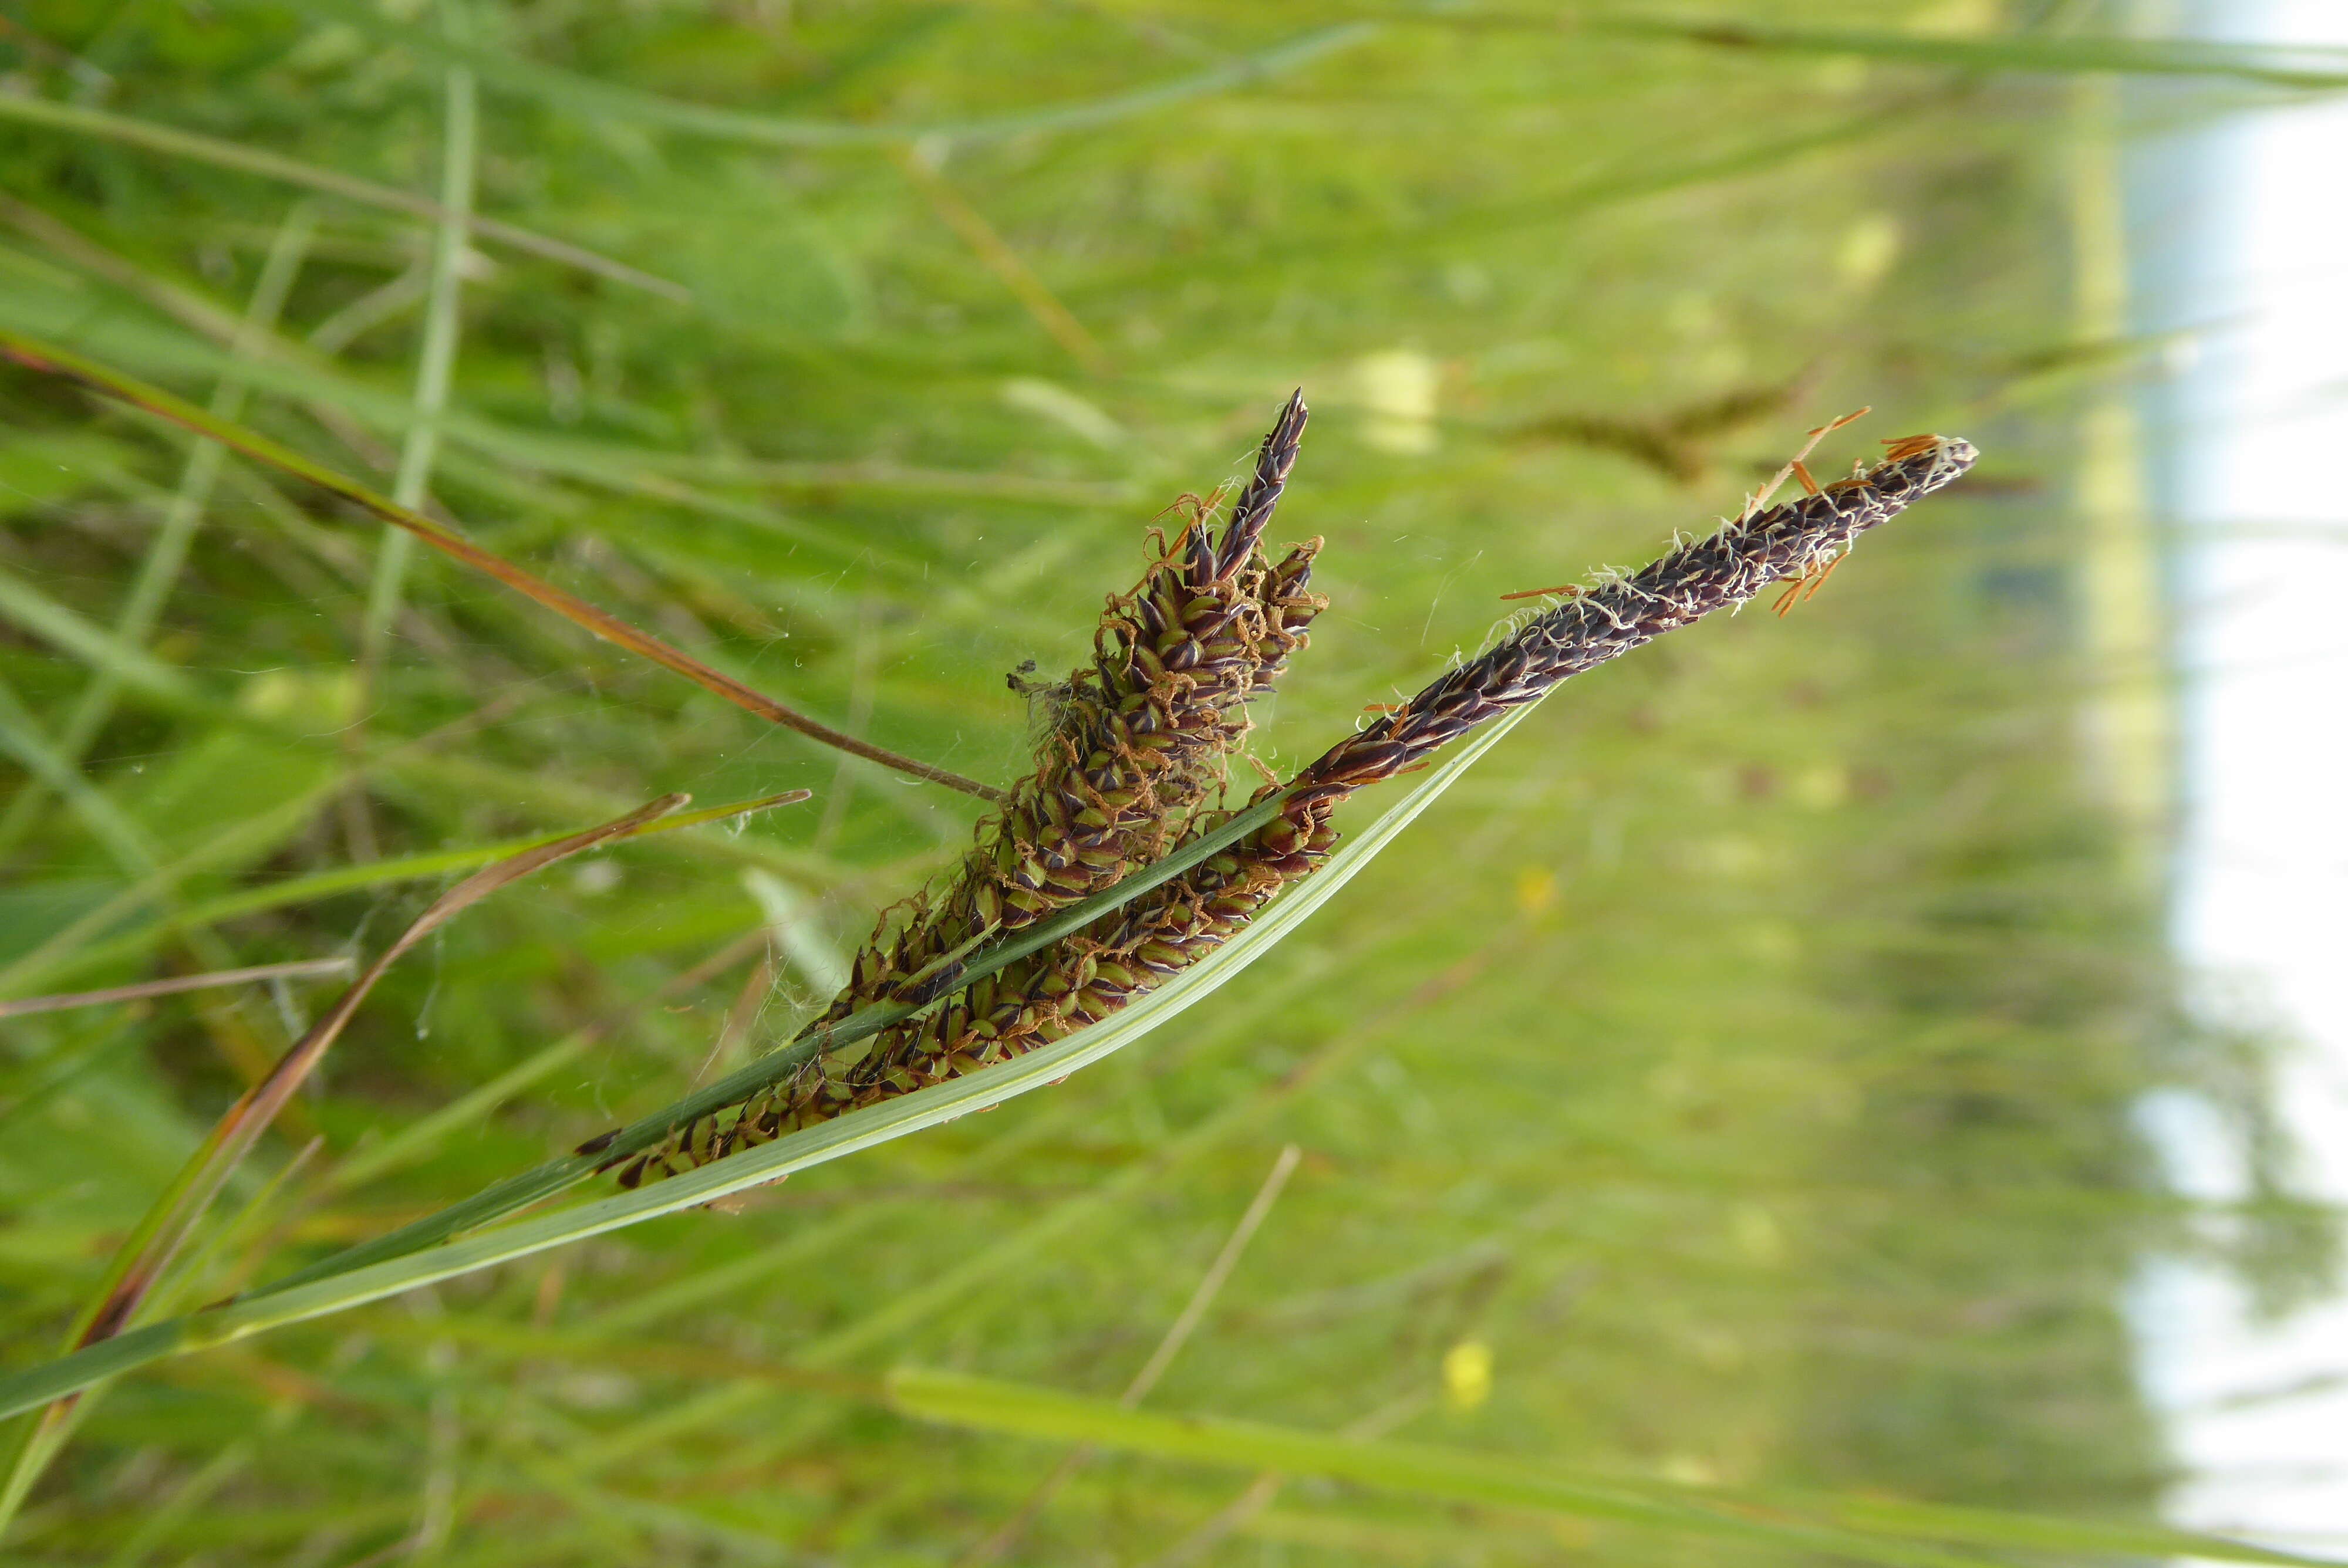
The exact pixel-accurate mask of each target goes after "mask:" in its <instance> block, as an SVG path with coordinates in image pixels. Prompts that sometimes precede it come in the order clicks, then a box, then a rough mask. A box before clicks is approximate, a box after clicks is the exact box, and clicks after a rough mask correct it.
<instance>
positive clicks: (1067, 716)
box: [621, 394, 1327, 1186]
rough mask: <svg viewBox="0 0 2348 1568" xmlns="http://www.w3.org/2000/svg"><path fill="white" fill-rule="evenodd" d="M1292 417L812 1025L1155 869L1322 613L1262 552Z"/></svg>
mask: <svg viewBox="0 0 2348 1568" xmlns="http://www.w3.org/2000/svg"><path fill="white" fill-rule="evenodd" d="M1305 417H1306V411H1305V407H1304V400H1303V395H1302V394H1299V395H1295V396H1292V397H1291V398H1290V399H1289V401H1288V404H1287V405H1286V406H1285V407H1283V408H1282V410H1281V413H1280V417H1279V419H1278V420H1277V421H1276V422H1275V423H1274V424H1273V425H1272V431H1271V433H1270V434H1269V435H1267V436H1265V437H1264V439H1263V444H1262V446H1261V447H1260V448H1259V449H1258V451H1257V454H1256V461H1255V466H1254V470H1253V472H1252V473H1251V475H1250V477H1249V478H1248V481H1247V484H1246V485H1245V487H1243V488H1242V489H1241V492H1240V495H1239V497H1238V499H1237V500H1236V501H1235V502H1234V503H1233V504H1232V507H1231V520H1230V522H1229V523H1228V524H1226V525H1225V526H1224V528H1222V529H1221V531H1220V533H1217V532H1215V531H1214V530H1212V529H1211V528H1210V527H1209V526H1208V524H1207V521H1206V519H1205V518H1200V519H1199V520H1197V521H1195V522H1194V523H1192V525H1191V526H1190V527H1189V528H1187V529H1185V530H1184V531H1183V532H1182V533H1181V534H1179V536H1178V537H1177V538H1175V540H1174V542H1173V543H1172V544H1171V545H1168V546H1164V547H1162V548H1160V549H1159V553H1158V555H1157V556H1156V558H1155V559H1152V560H1151V562H1150V563H1149V566H1148V569H1147V570H1146V571H1145V572H1144V573H1143V575H1142V578H1141V580H1140V581H1139V582H1138V583H1137V584H1136V585H1135V586H1134V589H1133V590H1132V591H1131V592H1130V593H1126V594H1118V595H1112V596H1111V597H1110V599H1109V600H1108V604H1107V610H1105V612H1104V613H1103V615H1102V618H1101V620H1100V624H1099V626H1098V628H1097V630H1096V631H1095V633H1094V639H1093V660H1092V662H1091V663H1090V664H1088V665H1086V666H1085V667H1084V668H1082V669H1080V670H1077V671H1075V672H1074V673H1073V674H1072V675H1070V676H1069V678H1068V680H1067V681H1066V682H1065V683H1063V684H1061V685H1059V686H1056V687H1054V688H1051V689H1050V692H1051V697H1052V710H1051V719H1050V723H1049V726H1048V728H1047V729H1046V730H1045V733H1043V734H1042V735H1041V736H1040V737H1039V738H1038V742H1037V745H1036V753H1035V772H1034V773H1033V774H1030V775H1029V776H1027V777H1026V778H1024V779H1022V780H1020V781H1019V783H1018V784H1016V785H1015V786H1014V788H1013V790H1012V792H1011V798H1010V800H1009V801H1008V802H1007V803H1006V804H1004V806H1003V808H1002V809H1001V810H1000V811H998V812H997V813H995V814H994V815H992V816H990V817H988V818H986V819H985V820H984V821H983V822H981V823H980V825H979V827H978V830H977V839H978V843H977V846H976V847H975V848H974V849H973V851H972V852H971V853H970V855H969V856H966V857H965V858H964V860H963V865H962V867H961V869H960V871H959V873H958V874H957V875H956V876H955V878H954V879H953V882H952V883H951V884H950V885H949V886H946V887H945V888H944V889H943V891H942V892H941V893H939V894H938V895H936V896H935V897H934V898H932V897H922V896H916V897H915V898H913V899H912V900H910V901H909V902H908V904H906V905H902V906H900V907H898V908H897V909H895V910H893V911H891V913H890V914H888V915H886V916H884V917H883V925H882V927H881V928H880V929H879V930H876V931H875V933H874V935H873V938H872V939H871V940H870V942H869V943H867V944H866V946H865V948H864V949H863V950H862V951H861V952H860V953H859V954H858V955H857V958H856V961H855V965H854V967H853V968H852V971H851V974H850V981H849V984H848V986H847V987H846V989H843V990H842V991H841V992H840V993H839V996H838V997H837V998H835V999H833V1001H832V1003H831V1005H830V1007H829V1009H826V1011H825V1013H824V1014H823V1017H822V1019H821V1020H818V1021H819V1023H821V1022H830V1021H836V1020H839V1019H843V1018H846V1017H847V1016H848V1015H849V1014H850V1013H852V1012H855V1011H857V1010H858V1009H862V1008H866V1007H870V1006H872V1005H874V1004H876V1003H878V1002H881V1001H884V1000H887V999H891V998H893V997H897V996H901V994H903V988H904V987H905V986H906V984H907V982H908V981H909V980H910V979H911V978H912V977H914V976H916V975H918V974H920V973H921V972H922V970H923V969H924V968H927V967H929V966H931V965H932V964H934V963H935V962H936V961H937V960H939V959H942V958H945V957H946V956H947V955H949V954H951V953H953V952H954V951H955V950H956V949H957V948H961V947H963V946H964V945H965V944H967V943H969V942H970V941H971V940H972V939H973V938H976V937H979V936H982V935H994V934H998V933H1009V932H1013V931H1016V930H1019V929H1021V928H1022V927H1025V926H1028V925H1030V924H1033V923H1034V922H1035V921H1036V920H1038V919H1041V918H1043V917H1045V916H1048V915H1051V914H1053V913H1055V912H1056V911H1057V910H1060V909H1063V908H1066V907H1067V906H1069V905H1071V904H1074V903H1077V902H1079V901H1081V900H1083V899H1085V898H1087V897H1091V896H1092V895H1094V894H1096V893H1098V892H1101V891H1102V890H1104V889H1106V888H1107V887H1109V886H1113V885H1114V884H1115V883H1117V881H1118V880H1119V879H1121V878H1122V877H1124V876H1127V875H1128V874H1129V873H1130V872H1131V871H1133V870H1134V869H1135V868H1136V867H1138V866H1144V865H1147V864H1148V863H1149V862H1150V861H1153V860H1156V859H1158V858H1159V857H1160V856H1163V855H1164V854H1166V853H1167V851H1168V849H1169V847H1170V846H1171V845H1172V844H1173V842H1174V840H1175V839H1176V838H1177V837H1179V835H1180V834H1181V833H1182V831H1183V829H1184V828H1186V827H1187V826H1188V825H1189V821H1190V819H1191V818H1192V816H1194V815H1196V814H1197V812H1198V810H1199V808H1200V805H1201V804H1202V803H1203V802H1204V801H1205V800H1206V799H1207V798H1208V796H1209V794H1210V793H1211V792H1213V791H1215V790H1217V789H1218V788H1220V785H1221V784H1222V783H1223V780H1224V777H1225V769H1226V766H1227V764H1228V763H1229V761H1230V758H1231V754H1232V753H1233V752H1234V751H1236V750H1237V749H1238V747H1239V746H1240V744H1241V742H1242V741H1243V740H1244V739H1245V737H1246V735H1247V733H1248V731H1249V729H1250V727H1251V724H1250V720H1249V718H1248V715H1247V702H1248V700H1249V699H1250V698H1251V697H1252V696H1255V695H1257V694H1259V693H1261V692H1263V691H1265V690H1266V689H1268V688H1269V686H1270V685H1271V683H1272V681H1273V680H1274V679H1275V678H1276V677H1277V676H1278V675H1279V674H1280V673H1281V671H1282V668H1283V667H1284V666H1285V664H1286V661H1287V659H1288V656H1289V655H1290V654H1291V653H1292V652H1294V651H1296V650H1298V649H1300V648H1302V647H1303V646H1304V644H1305V642H1306V641H1307V637H1306V628H1307V627H1308V626H1309V625H1310V624H1311V622H1312V620H1313V617H1314V616H1315V615H1317V614H1318V613H1319V612H1320V611H1321V610H1322V608H1323V606H1324V605H1325V603H1326V602H1327V601H1326V600H1322V599H1320V598H1318V597H1316V596H1315V595H1313V593H1312V592H1310V591H1309V585H1310V583H1311V581H1312V575H1313V556H1314V555H1315V553H1316V552H1317V551H1318V550H1319V549H1320V548H1321V541H1320V540H1319V539H1312V540H1308V541H1307V542H1305V543H1304V544H1302V545H1298V546H1295V547H1293V548H1291V549H1290V550H1288V551H1287V552H1286V553H1285V554H1283V555H1282V556H1281V557H1280V558H1278V559H1273V558H1272V557H1271V556H1269V555H1267V554H1266V553H1265V552H1264V550H1263V548H1262V536H1263V530H1264V528H1265V526H1266V525H1267V524H1268V523H1269V522H1270V521H1271V519H1272V510H1273V508H1274V507H1276V506H1277V505H1278V503H1279V500H1280V496H1281V491H1282V488H1283V487H1285V485H1286V483H1287V479H1288V475H1289V471H1290V470H1291V468H1292V466H1294V464H1295V461H1296V453H1297V446H1298V442H1299V439H1300V438H1301V436H1303V429H1304V421H1305ZM1018 684H1020V682H1018V681H1017V679H1016V678H1015V677H1014V685H1018ZM892 928H893V929H892ZM963 1005H964V1006H966V1005H967V1004H966V1003H965V1004H963ZM947 1010H948V1011H949V1012H954V1011H956V1009H947ZM901 1027H902V1029H903V1030H904V1031H905V1032H906V1033H907V1034H908V1035H911V1034H917V1033H921V1032H922V1031H923V1030H929V1031H931V1032H932V1034H933V1036H934V1038H935V1039H936V1040H938V1041H939V1042H940V1043H942V1042H943V1041H944V1040H946V1039H948V1038H950V1036H949V1034H947V1033H940V1032H937V1031H941V1030H958V1029H959V1028H960V1024H959V1023H958V1022H954V1021H952V1020H949V1019H948V1018H946V1017H945V1016H942V1015H941V1016H939V1017H934V1018H932V1019H930V1020H925V1021H923V1022H920V1023H908V1024H906V1025H904V1026H901ZM850 1049H852V1048H850ZM868 1049H879V1044H878V1042H877V1041H876V1042H875V1043H874V1044H873V1045H872V1046H871V1047H870V1048H868ZM989 1060H992V1058H989ZM763 1114H764V1112H763V1111H762V1109H761V1104H760V1102H752V1106H751V1108H750V1109H749V1110H748V1111H747V1112H744V1113H743V1114H742V1115H740V1116H737V1117H736V1118H735V1122H736V1127H737V1128H741V1129H744V1130H745V1131H744V1132H743V1133H742V1134H741V1135H740V1136H748V1135H749V1134H750V1133H752V1132H755V1131H756V1129H757V1126H759V1125H760V1124H761V1118H762V1116H763ZM728 1131H731V1130H728ZM719 1136H720V1129H719V1127H718V1124H717V1122H716V1121H714V1120H709V1119H705V1120H703V1121H701V1122H695V1123H694V1124H692V1125H690V1126H688V1127H685V1128H683V1129H680V1130H679V1132H677V1133H676V1134H675V1136H674V1137H672V1138H671V1139H670V1140H669V1142H668V1143H666V1144H665V1145H664V1146H663V1147H662V1148H659V1149H656V1150H654V1151H653V1152H651V1153H647V1154H645V1155H643V1156H641V1157H640V1158H638V1159H635V1160H633V1161H631V1162H629V1163H627V1164H625V1165H623V1167H622V1169H621V1180H622V1181H623V1183H624V1184H627V1185H630V1186H633V1185H635V1184H637V1183H638V1182H640V1181H642V1180H643V1179H644V1176H645V1175H646V1174H648V1173H663V1172H664V1171H665V1170H666V1169H669V1168H671V1167H682V1166H686V1165H691V1164H696V1163H700V1162H701V1161H703V1160H705V1159H708V1158H711V1157H713V1155H714V1154H715V1153H719V1152H722V1151H720V1150H718V1149H717V1148H716V1143H715V1140H716V1139H717V1138H718V1137H719ZM740 1136H737V1137H736V1139H735V1142H739V1141H740ZM759 1141H761V1142H763V1140H759ZM728 1146H729V1147H730V1146H731V1144H729V1145H728Z"/></svg>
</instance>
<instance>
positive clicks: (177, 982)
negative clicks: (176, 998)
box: [0, 955, 352, 1018]
mask: <svg viewBox="0 0 2348 1568" xmlns="http://www.w3.org/2000/svg"><path fill="white" fill-rule="evenodd" d="M351 964H352V961H351V959H350V958H349V957H348V955H343V956H339V957H336V958H296V959H294V960H293V962H291V963H285V964H254V965H252V967H251V968H242V969H213V970H211V971H210V972H209V973H206V974H201V975H172V976H170V977H169V978H167V979H160V980H140V981H139V983H138V984H136V985H129V986H108V987H107V988H106V989H103V990H95V991H59V992H57V993H56V994H54V995H51V996H46V997H19V998H18V999H15V1001H0V1018H22V1017H23V1016H24V1015H25V1014H26V1013H34V1012H63V1011H64V1010H66V1009H67V1008H88V1007H103V1006H104V1005H105V1004H107V1003H108V1002H132V1001H138V1000H139V999H142V998H146V997H167V996H170V995H173V994H174V993H176V992H180V991H201V990H211V989H215V988H219V987H224V986H241V985H246V984H249V983H250V982H252V981H254V980H291V979H302V978H304V976H309V975H339V974H347V973H349V972H350V969H351Z"/></svg>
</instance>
